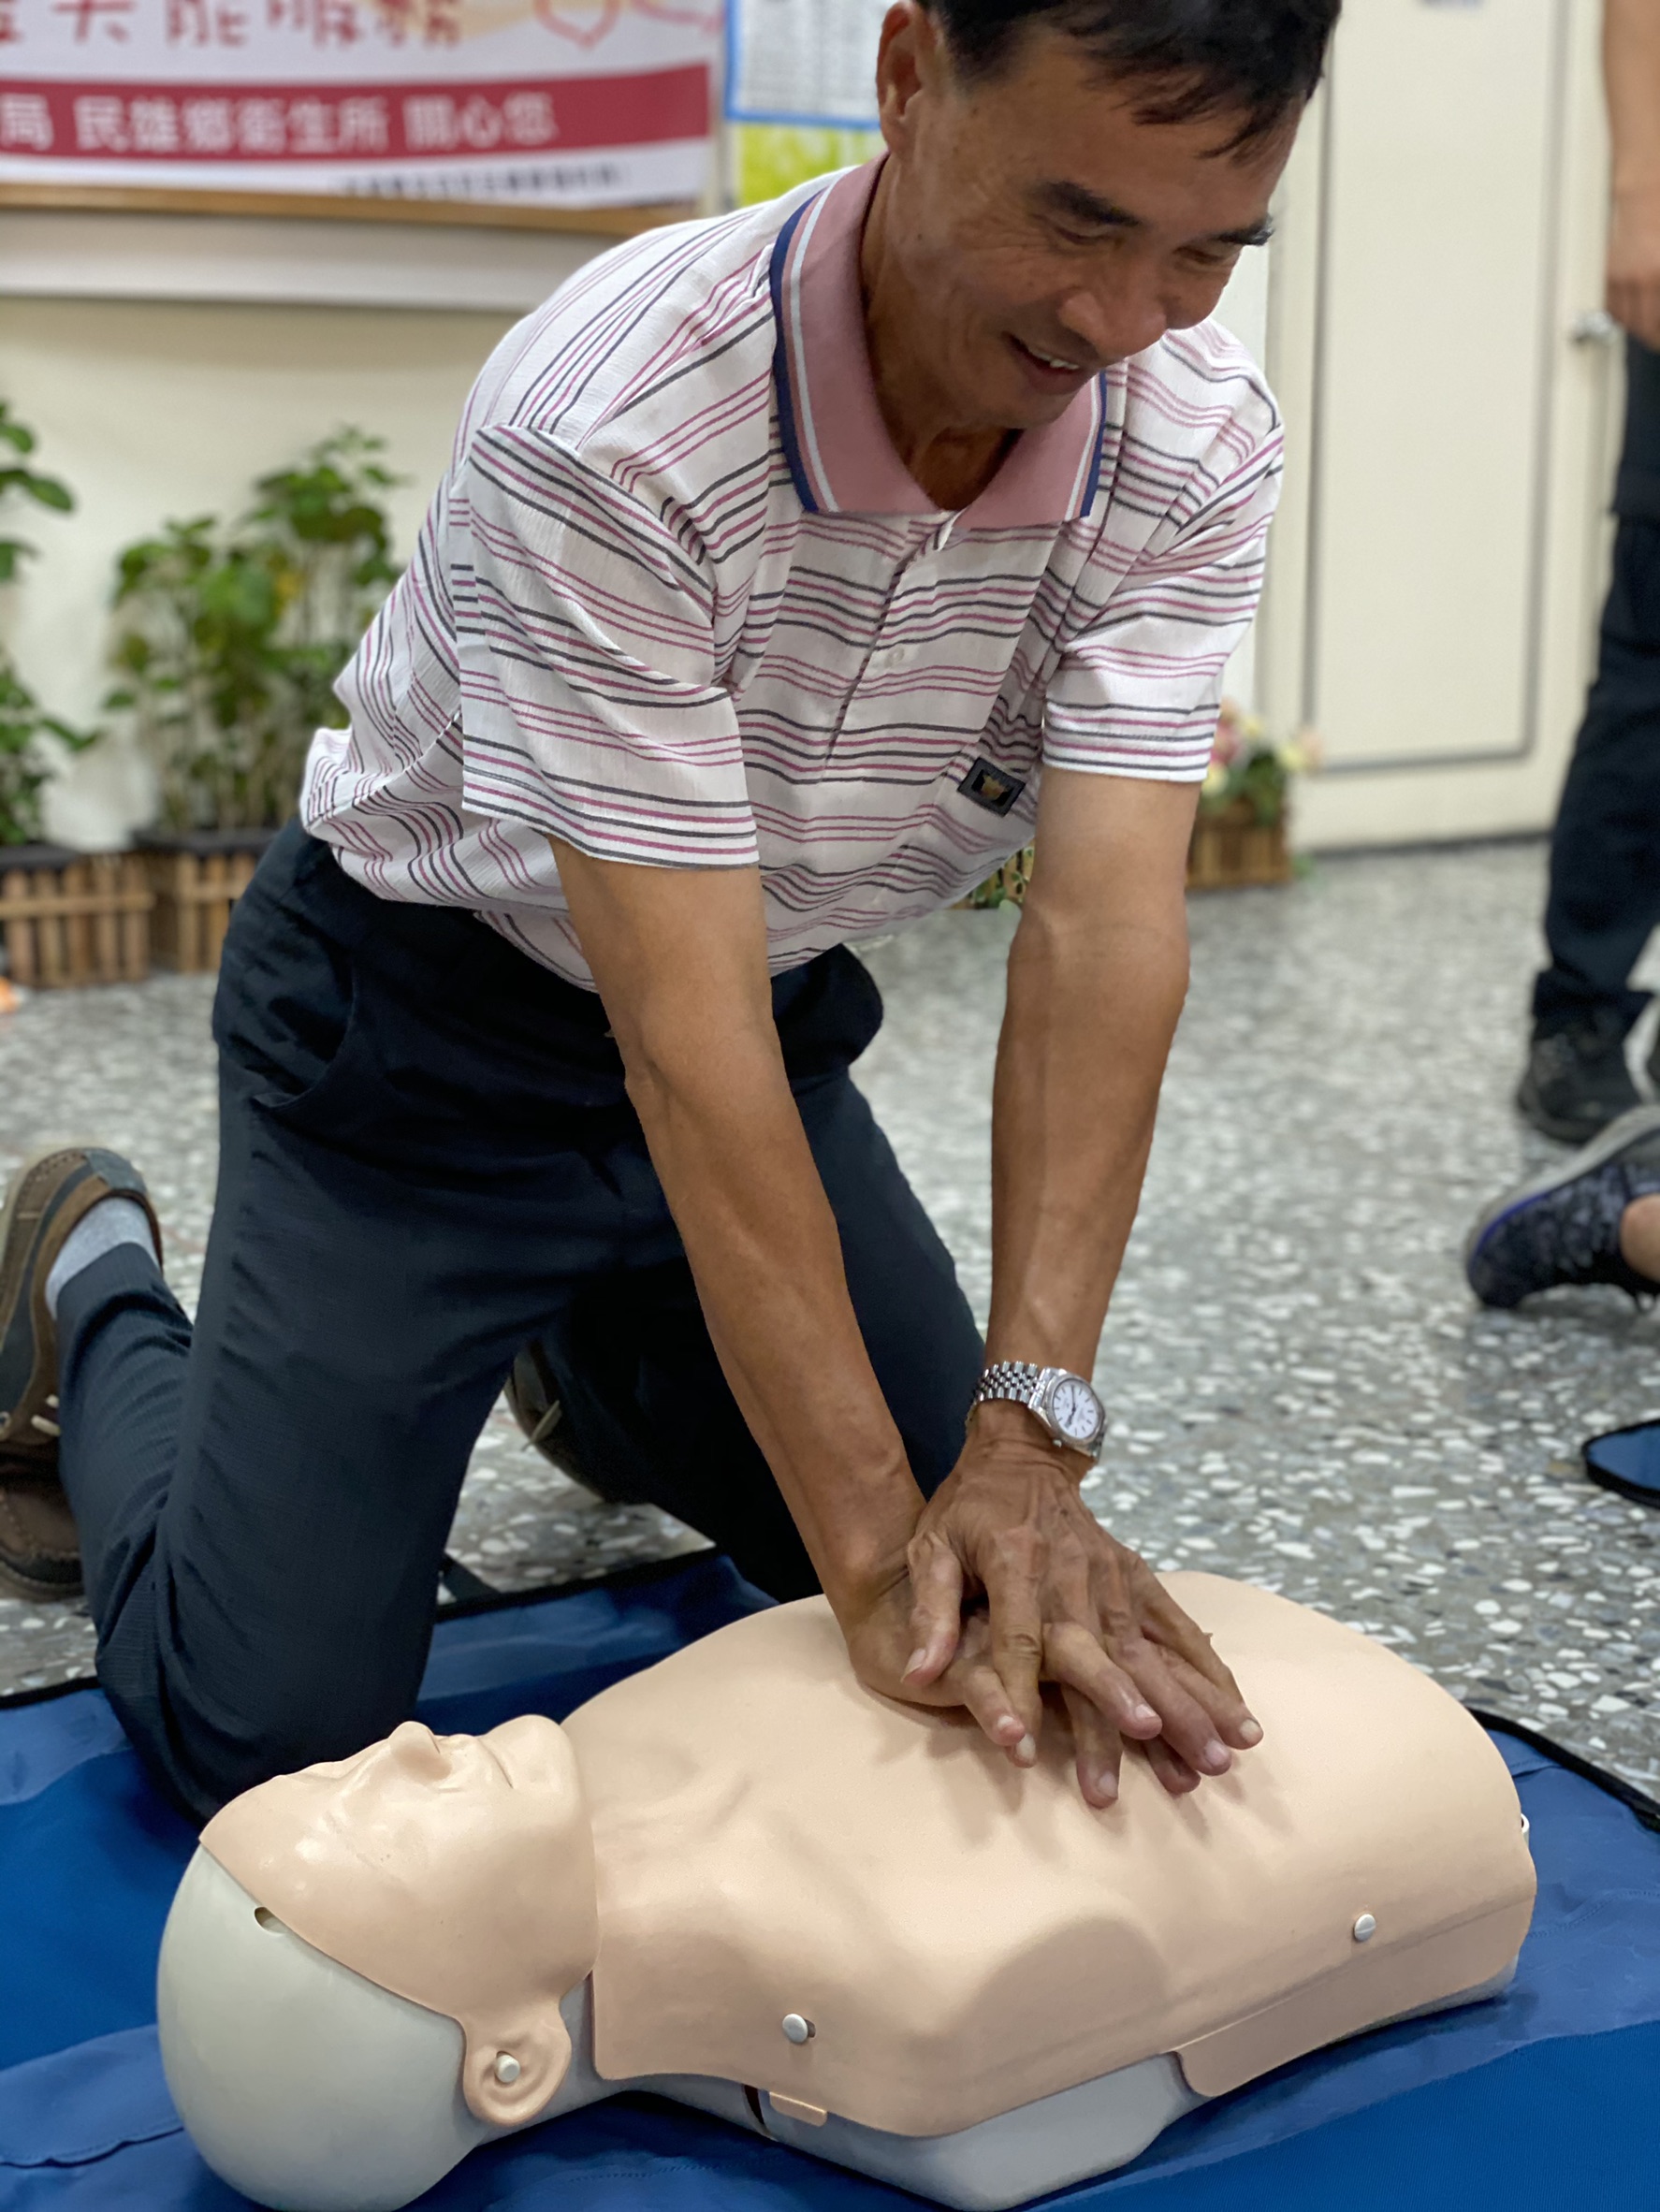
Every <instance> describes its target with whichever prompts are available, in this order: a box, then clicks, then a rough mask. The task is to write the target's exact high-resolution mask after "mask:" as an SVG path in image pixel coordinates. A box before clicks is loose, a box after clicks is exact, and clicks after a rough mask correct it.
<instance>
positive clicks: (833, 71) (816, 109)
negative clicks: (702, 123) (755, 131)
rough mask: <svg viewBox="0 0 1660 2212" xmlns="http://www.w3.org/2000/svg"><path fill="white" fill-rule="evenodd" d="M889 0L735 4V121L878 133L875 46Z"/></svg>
mask: <svg viewBox="0 0 1660 2212" xmlns="http://www.w3.org/2000/svg"><path fill="white" fill-rule="evenodd" d="M887 10H888V0H732V24H731V31H730V35H729V37H728V42H727V50H726V113H727V116H728V118H729V119H730V120H731V121H732V122H734V123H751V124H753V123H760V124H807V125H809V126H810V125H815V124H816V125H820V126H828V127H835V126H838V125H839V126H840V127H842V128H844V129H849V130H874V129H875V127H876V44H877V35H878V33H879V32H880V31H881V19H882V17H883V16H884V15H885V14H886V13H887Z"/></svg>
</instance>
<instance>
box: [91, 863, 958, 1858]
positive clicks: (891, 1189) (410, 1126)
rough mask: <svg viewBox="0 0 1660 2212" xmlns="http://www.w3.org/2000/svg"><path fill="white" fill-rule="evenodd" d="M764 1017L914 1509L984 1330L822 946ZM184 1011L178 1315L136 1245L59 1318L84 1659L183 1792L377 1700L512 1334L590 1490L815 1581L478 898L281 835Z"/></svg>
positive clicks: (660, 1218)
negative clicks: (207, 1011)
mask: <svg viewBox="0 0 1660 2212" xmlns="http://www.w3.org/2000/svg"><path fill="white" fill-rule="evenodd" d="M774 1011H775V1014H776V1018H777V1021H778V1025H779V1038H780V1041H781V1042H782V1045H783V1049H784V1056H785V1064H786V1067H787V1069H788V1070H789V1072H790V1077H791V1083H792V1087H793V1089H794V1096H795V1099H796V1102H797V1104H798V1106H799V1108H800V1112H801V1116H802V1120H803V1123H804V1125H805V1127H806V1129H807V1134H808V1141H809V1142H810V1144H811V1147H812V1152H813V1157H814V1159H815V1161H816V1163H817V1166H818V1169H819V1173H820V1175H821V1177H822V1179H823V1184H824V1188H825V1191H826V1193H827V1195H828V1197H829V1201H830V1204H831V1206H832V1209H833V1211H834V1213H835V1215H836V1218H837V1224H838V1227H839V1229H840V1233H841V1244H842V1253H843V1259H844V1261H845V1265H846V1271H847V1278H848V1286H849V1289H850V1291H851V1293H852V1302H853V1306H854V1310H855V1312H856V1313H857V1315H858V1318H859V1322H860V1326H861V1329H862V1331H863V1333H864V1337H865V1341H866V1346H867V1347H868V1349H869V1352H870V1357H871V1361H872V1364H873V1366H874V1368H875V1371H876V1375H877V1379H878V1382H879V1384H880V1385H881V1389H882V1390H883V1392H884V1394H885V1396H886V1398H887V1402H888V1404H889V1406H890V1408H891V1410H892V1412H893V1414H894V1418H895V1420H896V1425H897V1427H898V1430H899V1433H900V1435H901V1437H902V1438H903V1440H904V1443H905V1447H906V1449H907V1451H908V1452H909V1454H910V1463H911V1466H912V1468H913V1470H914V1472H915V1474H916V1476H917V1478H918V1480H919V1482H920V1483H921V1484H922V1486H923V1488H924V1489H925V1490H927V1491H931V1490H933V1489H934V1488H935V1487H936V1486H937V1485H938V1484H939V1482H940V1481H941V1480H942V1479H943V1478H944V1477H945V1476H946V1474H947V1473H949V1471H950V1469H951V1467H952V1465H953V1464H954V1461H955V1458H956V1455H957V1452H958V1450H959V1448H960V1447H961V1443H962V1437H963V1424H964V1419H965V1417H966V1414H967V1411H968V1404H969V1402H970V1399H971V1397H972V1394H973V1390H974V1387H975V1383H976V1381H977V1379H978V1375H979V1370H980V1359H981V1346H980V1341H979V1337H978V1334H977V1332H976V1330H975V1327H974V1323H973V1319H972V1317H971V1316H970V1314H969V1311H968V1305H967V1302H966V1301H965V1300H964V1298H963V1295H962V1292H961V1290H960V1288H958V1285H957V1282H956V1277H955V1273H954V1269H953V1267H952V1262H951V1259H950V1257H949V1255H948V1254H947V1252H946V1250H945V1248H944V1246H943V1245H942V1244H941V1243H940V1241H939V1237H938V1236H937V1235H936V1233H935V1231H934V1230H933V1228H932V1226H931V1225H930V1223H929V1221H928V1219H927V1216H926V1215H925V1213H924V1211H923V1209H922V1207H921V1205H920V1203H919V1202H918V1201H917V1200H916V1198H915V1197H914V1195H913V1194H912V1192H911V1190H910V1186H908V1185H907V1183H906V1181H905V1179H904V1176H903V1174H902V1173H901V1171H900V1170H899V1167H898V1164H897V1162H896V1159H895V1157H894V1155H893V1153H892V1151H891V1149H890V1148H889V1146H888V1143H887V1141H886V1139H885V1138H884V1137H883V1136H882V1134H881V1130H880V1129H879V1128H878V1127H877V1125H876V1123H875V1121H874V1119H873V1118H872V1116H871V1113H870V1110H869V1108H868V1107H867V1106H866V1103H865V1100H864V1099H863V1098H862V1097H861V1095H860V1093H859V1092H858V1091H857V1090H856V1089H855V1087H854V1085H853V1084H852V1079H851V1077H850V1076H849V1074H848V1064H849V1062H850V1061H851V1060H852V1058H853V1057H855V1056H856V1055H857V1054H858V1053H859V1052H860V1051H862V1050H863V1049H864V1047H865V1045H866V1043H867V1042H868V1041H869V1040H870V1038H871V1036H872V1035H873V1034H874V1033H875V1030H876V1028H877V1026H879V1024H880V1021H881V1000H880V997H879V996H878V994H877V991H876V986H875V984H874V983H873V982H871V980H870V978H869V977H868V975H867V974H866V971H865V970H864V968H862V967H860V965H859V964H858V962H857V961H856V960H854V959H853V957H852V954H851V953H846V952H839V951H838V952H835V953H827V954H824V955H823V956H822V957H821V958H820V959H818V960H815V961H813V962H811V963H810V964H809V965H808V966H807V967H805V968H799V969H797V970H795V971H794V973H793V974H791V975H788V976H785V977H783V978H781V979H779V982H778V983H777V984H776V985H775V988H774ZM214 1033H215V1037H216V1039H217V1041H218V1045H219V1052H220V1068H221V1094H220V1170H219V1186H218V1193H217V1198H216V1201H215V1208H214V1215H213V1226H212V1231H211V1238H210V1242H209V1247H208V1254H207V1262H206V1271H205V1274H204V1278H203V1284H202V1294H201V1301H200V1306H199V1311H198V1314H197V1323H196V1327H195V1330H194V1332H193V1331H192V1328H191V1326H190V1324H189V1322H188V1321H187V1320H186V1318H185V1316H184V1314H183V1312H182V1309H181V1307H180V1306H179V1304H178V1302H177V1301H176V1300H175V1299H174V1297H173V1296H172V1294H171V1292H170V1291H169V1290H168V1289H167V1286H166V1284H165V1283H164V1282H163V1280H162V1277H161V1274H160V1273H159V1272H158V1271H157V1270H156V1269H155V1268H154V1267H153V1265H152V1264H151V1262H150V1261H149V1259H148V1258H147V1257H146V1256H145V1255H143V1254H141V1253H140V1252H139V1251H138V1249H137V1247H134V1246H126V1247H124V1248H122V1249H120V1250H117V1251H114V1252H110V1253H108V1254H106V1255H105V1256H104V1257H103V1258H102V1259H97V1260H95V1261H94V1262H93V1264H92V1265H91V1266H89V1267H88V1268H86V1269H85V1270H84V1271H83V1272H82V1273H80V1274H79V1275H77V1276H76V1277H74V1278H73V1279H72V1280H71V1281H70V1282H69V1284H68V1285H67V1286H66V1289H65V1291H64V1295H63V1298H62V1301H61V1304H60V1308H59V1341H60V1357H61V1371H62V1372H61V1391H60V1394H61V1397H62V1404H63V1412H62V1419H63V1446H62V1468H63V1476H64V1482H65V1487H66V1491H67V1492H68V1496H69V1502H70V1504H71V1506H73V1508H74V1511H75V1515H76V1520H77V1522H78V1524H79V1527H80V1537H81V1547H82V1555H83V1559H84V1562H85V1569H86V1581H87V1592H88V1596H89V1600H90V1603H91V1607H92V1610H93V1613H94V1616H95V1621H96V1623H97V1629H98V1671H99V1677H100V1680H101V1681H102V1682H103V1684H104V1687H105V1689H106V1691H107V1692H108V1694H109V1697H110V1700H111V1702H112V1703H113V1705H114V1706H115V1708H116V1710H117V1711H118V1712H119V1714H120V1716H121V1718H122V1721H123V1723H124V1725H125V1727H126V1729H127V1731H128V1734H129V1735H130V1736H131V1737H132V1739H133V1740H134V1741H135V1743H136V1744H137V1745H138V1749H139V1751H140V1752H141V1753H142V1754H143V1755H144V1757H145V1759H146V1761H147V1763H148V1764H149V1766H150V1767H151V1768H152V1770H153V1772H154V1773H155V1774H156V1776H157V1777H158V1778H159V1779H160V1781H161V1782H162V1783H163V1784H164V1786H165V1787H167V1790H168V1791H169V1792H170V1794H171V1795H172V1796H173V1797H175V1798H176V1799H177V1800H178V1801H179V1802H180V1803H181V1804H182V1806H184V1807H185V1809H186V1810H187V1811H188V1812H191V1813H192V1814H194V1815H195V1816H196V1817H197V1818H203V1817H206V1816H207V1815H208V1814H210V1813H211V1812H213V1811H214V1810H215V1809H216V1807H217V1806H218V1805H220V1804H221V1803H223V1802H224V1801H225V1800H226V1798H227V1797H231V1796H233V1795H235V1794H236V1793H237V1792H238V1791H240V1790H242V1789H245V1788H247V1787H249V1786H250V1785H251V1784H253V1783H255V1782H258V1781H260V1780H262V1779H263V1778H264V1777H265V1776H267V1775H269V1774H271V1773H275V1772H280V1771H284V1770H285V1769H288V1768H295V1767H299V1766H303V1765H305V1764H307V1763H309V1762H310V1761H313V1760H315V1759H322V1758H332V1757H340V1756H342V1755H344V1754H349V1753H351V1752H353V1751H355V1750H357V1748H359V1747H360V1746H361V1745H363V1744H365V1743H368V1742H370V1741H372V1740H373V1739H375V1738H376V1737H378V1736H381V1735H384V1734H385V1733H386V1731H387V1730H389V1729H390V1728H391V1727H393V1726H394V1725H395V1724H397V1723H398V1722H399V1721H400V1719H402V1718H403V1717H404V1716H405V1715H406V1714H407V1713H408V1711H409V1710H410V1707H411V1704H412V1702H413V1700H414V1698H415V1692H416V1688H417V1685H418V1683H419V1681H420V1677H421V1672H422V1668H423V1666H424V1664H425V1660H426V1654H427V1648H428V1640H429V1637H430V1629H431V1623H432V1614H433V1606H434V1601H435V1597H436V1592H437V1585H438V1574H439V1568H440V1564H441V1562H442V1558H443V1553H444V1545H445V1542H446V1539H447V1537H448V1534H449V1528H450V1521H451V1518H452V1516H453V1514H454V1510H455V1506H456V1499H457V1496H458V1493H459V1490H460V1485H461V1479H462V1477H463V1475H464V1474H465V1472H466V1467H467V1463H468V1458H469V1455H470V1453H471V1450H472V1447H473V1442H474V1440H475V1438H476V1437H477V1435H478V1433H479V1431H480V1429H481V1428H482V1426H483V1424H484V1420H485V1418H486V1416H487V1415H488V1411H489V1408H490V1405H491V1404H492V1402H493V1401H494V1399H495V1396H496V1393H497V1392H498V1390H500V1389H501V1387H502V1380H503V1378H504V1376H505V1375H506V1374H507V1371H508V1368H509V1366H510V1364H511V1363H512V1361H513V1359H514V1357H515V1355H516V1353H517V1351H518V1350H519V1348H520V1347H521V1346H523V1345H524V1344H525V1343H526V1342H527V1340H529V1339H531V1338H532V1337H535V1338H537V1339H538V1340H539V1341H540V1343H541V1345H542V1346H543V1350H544V1352H545V1354H546V1358H547V1360H548V1361H549V1363H550V1365H551V1367H552V1369H553V1373H554V1379H555V1382H556V1385H557V1388H558V1390H559V1395H560V1399H561V1404H562V1406H563V1408H564V1412H565V1416H566V1419H568V1421H569V1424H570V1428H569V1432H568V1433H570V1435H571V1437H572V1440H573V1443H574V1445H575V1448H576V1451H577V1453H578V1455H579V1457H580V1459H581V1460H582V1462H583V1463H584V1464H585V1465H587V1466H589V1467H590V1468H591V1469H592V1470H593V1472H594V1473H595V1474H596V1476H599V1477H602V1478H604V1477H606V1476H609V1477H611V1478H612V1480H613V1481H614V1482H615V1483H616V1484H617V1485H618V1487H619V1490H621V1491H624V1492H626V1494H631V1495H635V1496H640V1497H645V1498H648V1499H651V1500H653V1501H654V1502H656V1503H657V1504H659V1505H661V1506H664V1507H666V1508H667V1509H668V1510H670V1511H671V1512H674V1513H676V1514H678V1515H680V1516H681V1517H682V1518H683V1519H685V1520H686V1521H690V1522H691V1523H692V1525H693V1526H694V1527H696V1528H698V1529H700V1530H702V1531H703V1533H704V1534H705V1535H708V1536H710V1537H711V1538H712V1539H713V1540H714V1541H715V1542H717V1543H718V1544H720V1545H721V1547H722V1548H723V1549H724V1550H726V1551H727V1552H728V1553H730V1555H731V1556H732V1558H733V1559H734V1560H735V1563H736V1564H737V1565H738V1567H739V1568H740V1569H741V1570H742V1572H743V1573H745V1574H746V1575H748V1576H749V1577H750V1579H752V1580H754V1581H756V1582H757V1583H759V1584H760V1586H761V1587H762V1588H763V1589H765V1590H767V1591H769V1592H770V1593H771V1594H774V1595H776V1596H779V1597H789V1596H796V1595H800V1594H804V1593H807V1592H808V1591H811V1590H812V1589H814V1588H815V1587H816V1583H815V1580H814V1577H813V1573H812V1569H811V1566H810V1564H809V1563H808V1558H807V1555H806V1552H805V1550H804V1549H803V1547H802V1545H801V1541H800V1538H799V1537H798V1535H796V1532H795V1529H794V1524H793V1523H792V1521H791V1520H790V1517H789V1515H788V1513H787V1512H786V1510H785V1508H784V1506H783V1502H782V1500H781V1498H780V1496H779V1492H778V1490H777V1488H776V1486H775V1485H774V1483H773V1481H772V1478H771V1476H770V1475H769V1473H768V1471H767V1468H766V1465H765V1463H764V1460H763V1459H762V1457H761V1454H760V1452H759V1451H758V1450H757V1448H756V1447H755V1445H754V1443H753V1442H752V1440H751V1439H750V1434H749V1433H748V1430H747V1429H746V1427H745V1425H744V1422H743V1419H742V1418H741V1416H740V1415H739V1413H738V1410H737V1407H736V1404H735V1402H734V1400H733V1398H732V1394H731V1392H730V1390H728V1388H727V1385H726V1382H725V1380H724V1378H723V1376H722V1375H721V1369H720V1366H719V1363H718V1362H717V1361H716V1359H715V1355H714V1351H713V1348H712V1346H711V1345H710V1342H709V1337H708V1332H707V1330H706V1326H705V1324H704V1321H703V1317H702V1315H701V1313H700V1311H699V1308H698V1302H697V1297H696V1293H695V1290H694V1288H693V1286H692V1277H691V1272H690V1269H689V1268H688V1265H687V1262H686V1259H685V1255H684V1252H683V1250H682V1248H681V1245H680V1242H679V1238H678V1235H677V1231H676V1230H675V1225H674V1222H673V1220H672V1218H671V1217H670V1215H669V1212H668V1208H667V1205H666V1203H665V1201H664V1199H663V1190H662V1187H661V1186H660V1185H659V1183H658V1180H657V1177H656V1174H655V1172H654V1171H653V1170H652V1167H651V1163H650V1159H649V1157H648V1153H647V1150H646V1145H645V1141H644V1138H643V1136H642V1133H641V1130H640V1126H639V1123H638V1120H637V1119H636V1117H635V1115H634V1113H633V1109H632V1107H631V1106H630V1105H629V1104H628V1101H627V1099H626V1096H625V1093H624V1090H623V1084H622V1070H621V1065H620V1061H619V1056H618V1054H617V1049H616V1046H615V1044H614V1043H613V1042H612V1041H611V1039H610V1037H609V1034H608V1032H607V1030H606V1027H605V1019H604V1011H603V1009H602V1007H601V1005H600V1002H599V1000H598V999H597V998H596V997H594V996H593V995H592V994H591V993H589V992H584V991H580V990H577V989H576V988H575V987H574V986H573V985H571V984H568V983H565V982H562V981H561V979H559V978H558V977H556V976H554V975H552V974H551V973H550V972H548V971H547V970H546V969H544V968H540V967H538V966H537V965H536V964H535V963H533V962H531V960H529V959H528V958H527V957H526V956H525V955H524V954H522V953H519V952H517V950H516V949H515V948H513V947H512V946H511V945H509V944H508V943H507V942H506V940H505V939H502V937H501V936H499V935H498V934H497V933H496V932H495V931H493V930H491V929H490V928H488V926H487V925H486V924H483V923H481V922H478V921H477V920H475V919H473V917H472V916H471V915H468V914H465V913H463V912H459V911H457V910H451V909H440V908H427V907H411V906H397V905H393V904H391V903H390V902H387V901H384V900H381V899H377V898H375V897H374V896H373V895H371V894H370V893H369V892H367V891H364V890H363V889H361V888H360V887H358V886H357V884H355V883H353V882H352V881H351V880H349V879H348V878H347V877H346V876H345V875H344V874H343V873H342V871H341V869H340V868H339V867H338V866H337V865H336V864H335V862H334V860H333V858H332V856H331V855H330V854H329V852H328V850H327V849H326V848H325V847H324V846H322V845H320V844H318V843H316V842H315V841H314V840H313V839H311V838H309V837H305V836H304V835H303V833H302V832H301V831H300V830H299V828H298V826H291V827H290V828H289V829H287V830H286V831H284V834H283V836H282V837H280V838H279V839H278V840H277V842H276V844H275V845H274V846H273V847H272V848H271V850H270V851H269V854H268V855H267V858H266V860H265V862H264V863H263V864H262V866H261V868H260V870H259V873H258V875H257V876H256V877H255V881H254V883H253V885H252V886H251V887H250V889H249V891H248V892H247V893H246V894H245V895H244V896H243V898H242V900H241V902H240V905H239V908H238V910H237V914H236V917H235V919H234V922H233V924H232V927H231V931H230V935H229V938H228V939H227V941H226V953H225V962H224V966H223V968H222V971H221V977H220V983H219V993H218V998H217V1001H216V1005H215V1010H214Z"/></svg>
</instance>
